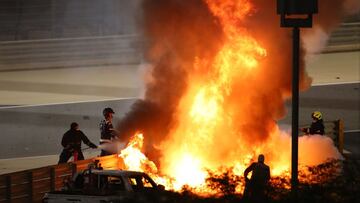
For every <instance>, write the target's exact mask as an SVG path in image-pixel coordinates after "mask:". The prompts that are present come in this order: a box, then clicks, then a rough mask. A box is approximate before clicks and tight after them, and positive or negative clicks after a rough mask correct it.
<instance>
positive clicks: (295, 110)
mask: <svg viewBox="0 0 360 203" xmlns="http://www.w3.org/2000/svg"><path fill="white" fill-rule="evenodd" d="M292 37H293V56H292V61H293V67H292V102H291V103H292V108H291V109H292V116H291V117H292V122H291V127H292V129H291V191H292V192H293V195H294V196H295V197H297V189H298V182H299V181H298V154H299V153H298V148H299V147H298V144H299V130H298V129H299V54H300V29H299V28H298V27H293V36H292ZM295 199H297V198H295Z"/></svg>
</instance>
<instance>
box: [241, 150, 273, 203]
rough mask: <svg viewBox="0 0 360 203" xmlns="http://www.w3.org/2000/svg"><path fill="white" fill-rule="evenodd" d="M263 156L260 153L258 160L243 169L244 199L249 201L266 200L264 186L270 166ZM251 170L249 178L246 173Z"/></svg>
mask: <svg viewBox="0 0 360 203" xmlns="http://www.w3.org/2000/svg"><path fill="white" fill-rule="evenodd" d="M264 161H265V156H264V155H262V154H260V155H259V157H258V162H254V163H252V164H251V165H250V166H249V167H248V168H246V169H245V171H244V177H245V190H244V200H246V201H250V202H266V201H267V198H266V194H265V191H266V188H267V186H268V182H269V180H270V167H269V166H267V165H266V164H265V163H264ZM250 172H252V175H251V178H250V179H249V178H248V174H249V173H250Z"/></svg>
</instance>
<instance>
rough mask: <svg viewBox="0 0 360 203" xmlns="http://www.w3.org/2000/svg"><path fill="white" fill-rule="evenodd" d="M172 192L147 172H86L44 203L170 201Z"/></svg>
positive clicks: (94, 170) (46, 197)
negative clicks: (157, 182)
mask: <svg viewBox="0 0 360 203" xmlns="http://www.w3.org/2000/svg"><path fill="white" fill-rule="evenodd" d="M168 193H169V192H168V191H166V190H165V187H164V186H163V185H157V184H156V183H155V182H154V181H153V180H152V179H151V178H150V177H149V176H148V175H147V174H146V173H143V172H136V171H125V170H97V169H93V170H85V171H84V172H82V173H78V174H76V175H75V176H74V178H73V180H71V181H69V182H68V183H66V184H65V185H64V188H63V189H62V190H61V191H54V192H49V193H46V194H45V196H44V198H43V202H46V203H60V202H88V203H92V202H94V203H95V202H102V203H105V202H109V203H110V202H112V203H115V202H169V199H168Z"/></svg>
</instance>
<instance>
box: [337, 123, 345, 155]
mask: <svg viewBox="0 0 360 203" xmlns="http://www.w3.org/2000/svg"><path fill="white" fill-rule="evenodd" d="M338 125H339V128H338V129H339V133H338V135H339V138H338V139H339V151H340V153H341V154H342V153H343V152H344V151H343V150H344V121H343V120H342V119H340V120H339V121H338Z"/></svg>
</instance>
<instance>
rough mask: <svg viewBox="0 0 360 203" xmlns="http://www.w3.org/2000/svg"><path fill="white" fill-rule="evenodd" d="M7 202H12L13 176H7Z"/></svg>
mask: <svg viewBox="0 0 360 203" xmlns="http://www.w3.org/2000/svg"><path fill="white" fill-rule="evenodd" d="M6 200H7V202H9V203H10V202H11V176H10V175H8V176H6Z"/></svg>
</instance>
